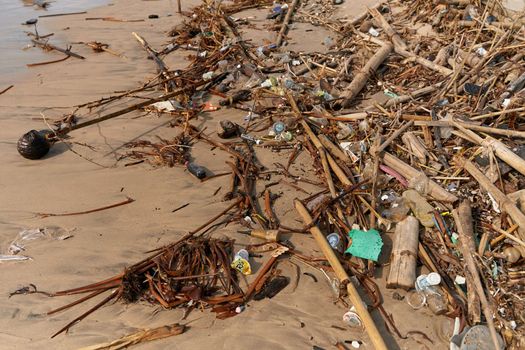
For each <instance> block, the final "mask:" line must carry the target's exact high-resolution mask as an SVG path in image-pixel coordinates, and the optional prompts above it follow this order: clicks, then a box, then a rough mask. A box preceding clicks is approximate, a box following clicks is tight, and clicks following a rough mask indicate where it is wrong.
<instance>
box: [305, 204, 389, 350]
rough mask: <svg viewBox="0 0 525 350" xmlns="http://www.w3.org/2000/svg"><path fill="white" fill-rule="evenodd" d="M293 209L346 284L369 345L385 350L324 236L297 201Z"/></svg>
mask: <svg viewBox="0 0 525 350" xmlns="http://www.w3.org/2000/svg"><path fill="white" fill-rule="evenodd" d="M295 209H296V210H297V212H298V213H299V215H300V216H301V218H302V219H303V221H304V223H305V225H307V226H309V227H310V233H311V234H312V236H314V238H315V241H316V242H317V244H318V245H319V248H320V249H321V251H322V252H323V254H324V256H325V257H326V259H327V260H328V262H329V263H330V266H332V268H333V269H334V272H335V274H336V276H337V278H338V279H339V281H340V282H341V284H346V289H347V291H348V297H349V298H350V301H351V302H352V305H353V306H354V307H355V309H356V311H357V314H358V315H359V317H361V319H362V320H363V324H364V326H365V330H366V332H367V333H368V337H369V338H370V341H371V343H372V344H373V345H374V347H375V349H377V350H381V349H385V350H386V349H387V347H386V344H385V342H384V340H383V337H382V336H381V333H379V330H378V329H377V326H376V325H375V323H374V320H373V319H372V316H371V315H370V313H369V312H368V310H367V308H366V307H365V305H363V300H362V299H361V297H360V296H359V293H358V291H357V289H356V288H355V286H354V284H353V283H352V281H351V280H350V277H348V274H347V273H346V271H345V269H344V268H343V266H342V265H341V263H340V262H339V259H338V258H337V256H336V255H335V253H334V250H333V249H332V247H331V246H330V244H328V241H327V240H326V238H325V236H324V235H323V234H322V232H321V230H319V228H318V227H317V225H315V224H314V223H313V219H312V217H311V216H310V213H309V212H308V210H307V209H306V207H305V206H304V205H303V204H302V203H301V202H300V201H299V200H297V199H296V200H295Z"/></svg>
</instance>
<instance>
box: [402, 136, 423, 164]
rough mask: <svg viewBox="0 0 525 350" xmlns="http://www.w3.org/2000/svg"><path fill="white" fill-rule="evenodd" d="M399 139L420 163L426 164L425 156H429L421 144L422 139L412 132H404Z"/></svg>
mask: <svg viewBox="0 0 525 350" xmlns="http://www.w3.org/2000/svg"><path fill="white" fill-rule="evenodd" d="M401 140H403V143H404V144H405V146H406V148H408V150H409V151H410V152H412V153H413V154H414V155H415V156H416V157H417V158H418V159H419V161H420V162H421V163H423V164H427V157H429V156H430V154H429V153H428V150H427V148H426V147H425V145H424V144H423V141H421V139H420V138H419V137H418V136H416V135H415V134H414V133H413V132H406V133H404V134H403V136H401Z"/></svg>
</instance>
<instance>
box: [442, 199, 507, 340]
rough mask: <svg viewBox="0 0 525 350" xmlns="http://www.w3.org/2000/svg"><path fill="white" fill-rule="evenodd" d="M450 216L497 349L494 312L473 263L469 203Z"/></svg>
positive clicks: (474, 248) (472, 233) (465, 202)
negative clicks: (452, 217) (456, 230)
mask: <svg viewBox="0 0 525 350" xmlns="http://www.w3.org/2000/svg"><path fill="white" fill-rule="evenodd" d="M452 215H453V216H454V221H455V222H456V227H457V229H458V234H459V241H460V245H459V249H460V250H461V254H462V255H463V258H464V259H465V262H466V264H467V269H468V272H469V273H470V275H471V276H472V278H473V282H474V287H475V290H476V293H477V294H478V297H479V299H480V301H481V306H482V307H483V313H484V314H485V318H486V319H487V324H488V328H489V330H490V337H491V338H492V342H493V343H494V349H499V348H500V345H499V341H498V335H497V333H496V328H495V326H494V310H493V307H492V306H491V305H490V304H489V301H488V300H487V296H486V295H485V291H484V290H483V285H482V284H481V279H480V278H479V271H478V269H477V267H476V262H475V261H474V256H473V254H474V253H475V252H476V244H475V243H474V237H473V235H474V227H473V225H472V210H471V208H470V203H469V201H468V200H464V201H463V202H461V204H460V205H459V207H458V208H456V209H454V210H453V211H452Z"/></svg>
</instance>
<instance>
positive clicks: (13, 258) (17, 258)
mask: <svg viewBox="0 0 525 350" xmlns="http://www.w3.org/2000/svg"><path fill="white" fill-rule="evenodd" d="M24 260H32V259H31V258H30V257H28V256H23V255H0V261H24Z"/></svg>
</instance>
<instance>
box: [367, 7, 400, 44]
mask: <svg viewBox="0 0 525 350" xmlns="http://www.w3.org/2000/svg"><path fill="white" fill-rule="evenodd" d="M369 11H370V14H371V15H372V17H374V19H375V20H376V21H377V22H378V23H379V25H380V26H381V28H383V30H384V31H385V33H386V35H387V36H388V38H389V39H390V40H391V41H392V43H394V46H395V47H398V48H400V49H401V50H406V49H407V48H408V46H407V44H406V43H405V42H404V41H403V39H401V37H400V36H399V34H397V33H396V31H395V30H394V28H392V26H391V25H390V23H388V21H387V20H386V19H385V17H383V15H382V14H381V12H379V10H378V9H377V8H371V9H370V10H369Z"/></svg>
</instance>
